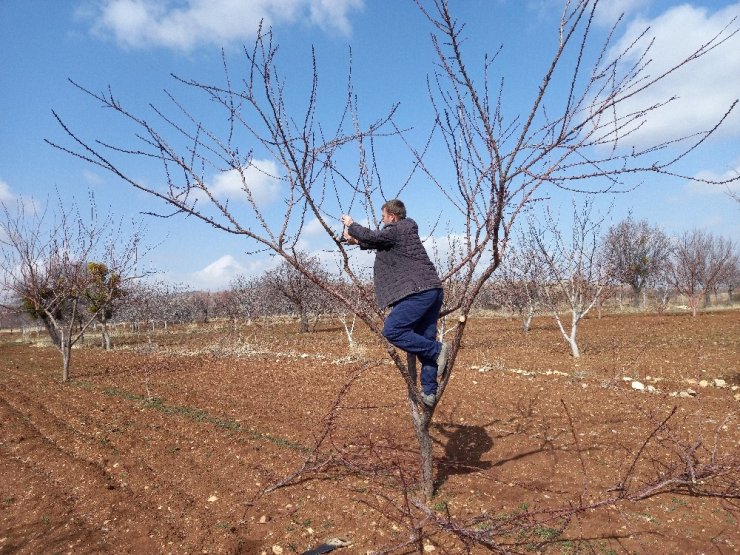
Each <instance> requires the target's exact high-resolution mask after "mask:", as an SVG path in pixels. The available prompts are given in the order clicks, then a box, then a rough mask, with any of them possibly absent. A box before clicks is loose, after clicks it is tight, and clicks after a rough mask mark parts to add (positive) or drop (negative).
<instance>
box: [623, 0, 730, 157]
mask: <svg viewBox="0 0 740 555" xmlns="http://www.w3.org/2000/svg"><path fill="white" fill-rule="evenodd" d="M738 15H740V2H736V3H735V4H732V5H730V6H727V7H725V8H724V9H722V10H718V11H715V12H713V13H710V12H709V11H708V10H707V9H704V8H696V7H693V6H691V5H688V4H684V5H680V6H677V7H674V8H671V9H670V10H667V11H666V12H664V13H662V14H661V15H659V16H657V17H656V18H654V19H652V20H646V19H644V18H637V19H635V20H634V21H633V22H632V23H630V25H629V26H628V27H627V30H626V32H625V34H624V36H622V37H621V39H620V40H619V41H618V43H617V44H616V45H615V48H614V49H613V51H614V53H616V52H620V51H622V50H623V49H624V48H626V47H627V46H628V45H630V44H631V43H632V42H633V41H635V40H636V39H637V37H638V35H639V34H640V33H641V32H642V31H643V30H644V29H645V28H646V27H649V28H650V30H649V32H648V33H647V36H646V37H645V38H643V39H642V40H641V41H640V43H639V44H641V45H643V47H644V46H646V45H647V41H649V40H651V39H653V38H654V39H655V43H654V44H653V46H652V48H651V50H650V53H649V56H648V58H649V59H650V64H649V66H648V68H647V75H649V76H650V77H657V76H658V75H660V74H662V73H663V72H664V71H665V70H667V69H668V68H669V67H671V66H672V65H674V64H676V63H677V62H679V61H680V60H682V59H683V58H685V57H686V56H688V55H689V54H690V53H691V52H692V51H694V50H696V49H697V48H698V47H699V46H701V45H702V44H705V43H706V42H707V41H708V40H709V39H710V38H712V37H713V36H715V35H716V34H718V33H719V32H720V31H721V30H722V28H723V27H725V25H727V24H728V23H729V22H730V20H731V19H732V18H733V17H735V16H738ZM736 24H737V23H736ZM738 52H740V34H738V35H735V36H734V37H732V38H731V39H730V40H728V41H727V42H726V43H725V44H723V45H722V46H720V47H719V48H717V49H715V50H713V51H712V52H710V53H709V54H707V55H706V56H704V57H702V58H700V59H699V60H697V61H695V62H692V63H690V64H689V65H687V66H686V67H684V68H682V69H680V70H679V71H677V72H676V73H674V74H672V75H669V76H668V77H667V78H665V79H664V80H663V81H662V82H661V83H659V84H657V85H654V86H652V87H651V88H650V89H649V90H648V91H646V92H645V93H640V94H638V95H636V96H635V97H634V98H633V99H630V100H628V101H626V102H625V103H623V104H622V105H621V106H620V111H621V113H631V112H635V111H639V110H641V109H644V108H646V107H648V106H651V105H654V104H657V103H660V102H664V101H666V100H668V99H669V98H671V97H673V96H677V97H678V98H677V100H675V101H673V102H671V103H669V104H668V105H667V106H665V107H662V108H660V109H658V110H655V111H653V112H651V113H650V114H649V116H648V118H647V121H646V122H645V124H644V125H643V127H642V128H641V129H639V131H637V132H635V133H634V134H633V135H630V137H629V139H628V142H629V144H633V145H635V146H637V147H642V146H646V145H648V144H654V143H656V142H663V141H665V140H669V139H671V138H676V137H678V136H684V135H689V134H691V133H694V132H697V131H703V130H707V129H710V128H711V127H713V126H714V125H715V124H716V123H717V122H718V121H719V120H720V118H721V117H722V116H723V115H724V114H725V112H726V111H727V109H728V108H729V107H730V105H731V104H732V102H733V101H734V100H735V99H736V98H737V97H738V91H740V56H738V54H737V53H738ZM639 53H640V49H639V48H638V49H636V50H635V52H633V55H632V57H631V58H628V59H625V60H624V64H625V67H629V66H630V65H631V64H634V63H636V62H637V56H638V55H639ZM721 133H722V134H723V136H725V137H727V136H734V135H737V134H738V133H740V116H739V115H738V114H734V115H733V116H732V117H731V118H730V119H728V120H727V121H726V123H725V125H724V126H723V127H722V129H721Z"/></svg>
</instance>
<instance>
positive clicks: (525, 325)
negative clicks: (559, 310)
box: [522, 306, 534, 332]
mask: <svg viewBox="0 0 740 555" xmlns="http://www.w3.org/2000/svg"><path fill="white" fill-rule="evenodd" d="M533 317H534V307H533V306H528V307H527V315H526V316H525V317H524V321H523V322H522V329H523V330H524V331H525V332H527V331H529V327H530V326H531V325H532V318H533Z"/></svg>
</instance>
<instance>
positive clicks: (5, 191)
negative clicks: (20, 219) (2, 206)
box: [0, 179, 15, 202]
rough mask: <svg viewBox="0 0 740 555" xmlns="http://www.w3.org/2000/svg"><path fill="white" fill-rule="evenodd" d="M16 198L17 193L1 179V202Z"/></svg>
mask: <svg viewBox="0 0 740 555" xmlns="http://www.w3.org/2000/svg"><path fill="white" fill-rule="evenodd" d="M14 198H15V195H14V194H13V192H12V191H11V190H10V185H8V184H7V183H6V182H5V181H3V180H2V179H0V202H10V201H11V200H13V199H14Z"/></svg>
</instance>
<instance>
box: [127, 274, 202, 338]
mask: <svg viewBox="0 0 740 555" xmlns="http://www.w3.org/2000/svg"><path fill="white" fill-rule="evenodd" d="M186 295H187V288H186V287H185V285H183V284H172V283H167V282H163V281H158V282H145V281H137V282H134V283H130V284H127V286H126V289H125V295H124V302H122V303H121V307H120V308H119V310H118V311H117V312H116V314H115V316H114V318H115V321H116V323H124V324H126V325H127V326H129V327H130V328H131V330H132V331H135V332H140V331H146V330H154V329H155V327H156V326H157V324H159V325H160V326H161V327H163V328H164V329H165V330H166V329H167V328H168V326H169V324H172V323H182V322H185V321H190V320H189V319H190V310H188V309H187V308H186V307H185V306H184V305H185V304H186V303H185V302H184V299H185V297H186Z"/></svg>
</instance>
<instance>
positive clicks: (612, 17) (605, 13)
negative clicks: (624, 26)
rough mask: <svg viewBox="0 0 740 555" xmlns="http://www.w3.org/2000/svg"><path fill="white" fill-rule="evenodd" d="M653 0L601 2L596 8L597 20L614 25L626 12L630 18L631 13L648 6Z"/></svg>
mask: <svg viewBox="0 0 740 555" xmlns="http://www.w3.org/2000/svg"><path fill="white" fill-rule="evenodd" d="M652 1H653V0H609V1H607V2H600V3H599V6H598V7H597V8H596V21H597V23H599V24H601V25H612V24H614V22H616V21H617V18H618V17H619V16H620V15H622V14H624V16H625V18H627V19H629V17H630V15H631V14H633V13H635V12H637V11H639V10H640V9H642V8H646V7H647V6H649V5H650V4H651V3H652Z"/></svg>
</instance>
